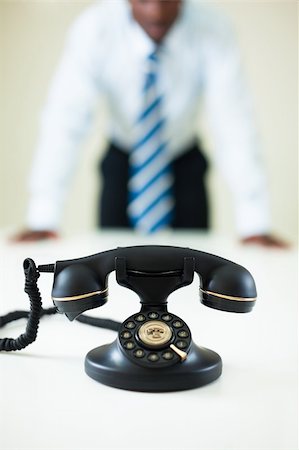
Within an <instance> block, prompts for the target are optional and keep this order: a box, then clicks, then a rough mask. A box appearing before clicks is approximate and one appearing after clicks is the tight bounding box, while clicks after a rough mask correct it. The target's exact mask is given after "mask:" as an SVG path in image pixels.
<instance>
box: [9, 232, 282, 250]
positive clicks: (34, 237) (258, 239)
mask: <svg viewBox="0 0 299 450" xmlns="http://www.w3.org/2000/svg"><path fill="white" fill-rule="evenodd" d="M58 238H59V234H58V233H57V232H56V231H51V230H41V231H33V230H24V231H21V232H20V233H18V234H16V235H15V236H12V237H11V238H10V242H15V243H18V242H38V241H42V240H48V239H58ZM241 242H242V244H245V245H257V246H260V247H268V248H281V249H287V248H289V247H290V245H289V244H288V243H287V242H285V241H283V240H282V239H280V238H277V237H275V236H272V235H270V234H265V235H256V236H249V237H247V238H245V239H241Z"/></svg>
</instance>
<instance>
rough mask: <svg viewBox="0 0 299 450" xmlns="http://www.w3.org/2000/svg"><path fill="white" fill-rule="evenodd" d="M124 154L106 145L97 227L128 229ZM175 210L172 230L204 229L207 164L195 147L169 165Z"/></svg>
mask: <svg viewBox="0 0 299 450" xmlns="http://www.w3.org/2000/svg"><path fill="white" fill-rule="evenodd" d="M128 159H129V158H128V154H127V153H126V152H124V151H122V150H121V149H120V148H118V147H117V146H115V145H114V144H110V146H109V147H108V150H107V153H106V155H105V157H104V159H103V160H102V162H101V164H100V171H101V174H102V180H103V182H102V190H101V193H100V207H99V214H98V225H99V226H100V227H101V228H108V227H109V228H130V223H129V220H128V216H127V212H126V209H127V197H128V190H127V185H128V173H129V161H128ZM172 164H173V173H174V197H175V210H174V220H173V223H172V227H173V228H187V229H188V228H193V229H194V228H195V229H196V228H197V229H207V228H208V226H209V211H208V210H209V208H208V199H207V192H206V187H205V183H204V178H205V173H206V170H207V161H206V159H205V157H204V155H203V154H202V153H201V151H200V150H199V147H198V145H194V146H192V147H191V148H190V149H189V150H188V151H187V152H185V153H183V154H182V156H180V157H178V158H177V159H175V160H174V161H173V163H172Z"/></svg>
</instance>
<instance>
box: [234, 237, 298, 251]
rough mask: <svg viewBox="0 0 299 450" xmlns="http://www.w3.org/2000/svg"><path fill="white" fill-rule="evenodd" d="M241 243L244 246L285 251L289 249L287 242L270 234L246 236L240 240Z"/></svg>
mask: <svg viewBox="0 0 299 450" xmlns="http://www.w3.org/2000/svg"><path fill="white" fill-rule="evenodd" d="M241 242H242V243H243V244H246V245H248V244H253V245H259V246H261V247H271V248H281V249H287V248H289V247H290V244H288V243H287V242H285V241H284V240H282V239H280V238H278V237H276V236H272V235H271V234H262V235H256V236H248V237H247V238H243V239H241Z"/></svg>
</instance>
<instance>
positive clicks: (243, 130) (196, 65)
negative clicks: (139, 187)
mask: <svg viewBox="0 0 299 450" xmlns="http://www.w3.org/2000/svg"><path fill="white" fill-rule="evenodd" d="M153 49H154V42H153V41H152V40H151V39H150V38H149V37H148V36H147V35H146V33H145V32H144V31H143V29H142V28H141V27H140V26H139V25H138V24H137V23H136V22H135V21H134V19H133V18H132V16H131V10H130V6H129V2H128V1H127V0H114V1H111V0H104V1H101V2H98V3H95V4H94V5H92V6H91V7H88V8H87V9H86V11H84V12H83V14H81V15H80V16H79V18H78V19H77V20H76V21H75V23H74V25H73V26H72V27H71V29H70V32H69V34H68V37H67V43H66V46H65V50H64V53H63V56H62V59H61V62H60V65H59V67H58V70H57V72H56V74H55V76H54V80H53V82H52V85H51V88H50V92H49V96H48V100H47V103H46V105H45V108H44V111H43V114H42V119H41V131H40V137H39V143H38V148H37V152H36V157H35V160H34V164H33V169H32V173H31V177H30V192H31V197H30V198H31V199H30V203H29V211H28V217H27V225H28V226H29V227H30V228H31V229H34V230H40V229H52V230H55V229H57V228H58V227H59V225H60V221H61V216H62V211H63V207H64V203H65V200H66V195H67V191H68V186H69V184H70V180H71V177H72V174H73V172H74V170H75V168H76V162H77V160H78V155H79V151H80V148H82V141H83V139H84V138H85V137H86V135H87V134H88V132H89V130H90V128H91V125H92V123H93V118H94V115H95V111H96V109H97V105H98V103H99V102H100V101H101V99H102V98H103V97H104V98H105V101H106V104H107V105H108V111H109V123H108V128H107V138H108V139H109V140H112V141H114V142H115V143H116V144H118V145H119V146H121V147H122V148H124V149H125V150H127V151H129V149H130V147H131V145H132V143H133V133H132V129H133V126H134V123H135V122H136V117H137V116H138V113H139V112H140V110H141V104H142V103H141V102H142V101H143V99H142V96H141V95H140V93H141V92H142V86H143V82H144V70H145V64H146V58H147V56H148V55H149V54H150V53H151V51H153ZM159 80H160V83H161V85H160V86H161V91H162V92H163V95H164V100H163V104H164V117H167V125H166V127H167V128H166V130H167V135H168V137H169V142H170V144H169V146H168V148H169V152H170V154H171V157H172V158H175V157H177V156H178V155H179V154H180V152H182V151H184V150H185V149H187V148H188V146H189V145H190V143H191V142H192V141H194V137H195V136H196V134H197V127H198V112H199V109H200V108H202V107H204V112H205V114H206V116H207V119H208V123H209V125H210V129H211V135H212V137H213V145H214V148H215V160H216V164H217V166H218V167H219V169H220V171H221V173H222V174H223V175H224V178H225V179H226V180H227V182H228V184H229V186H230V189H231V192H232V195H233V199H234V205H235V216H236V228H237V231H238V233H239V234H240V235H241V236H243V237H245V236H249V235H253V234H262V233H266V232H268V231H269V212H268V210H269V207H268V199H267V189H266V182H265V177H264V174H263V171H262V167H261V164H260V161H259V155H258V153H259V152H258V147H259V143H258V139H257V135H256V128H255V125H254V123H253V118H252V111H251V105H250V100H249V96H248V93H247V91H246V88H245V86H244V81H243V78H242V68H241V63H240V56H239V52H238V49H237V47H236V44H235V40H234V37H233V35H232V33H231V30H230V26H229V24H228V23H227V21H226V20H224V19H223V17H222V16H221V17H219V14H218V13H215V12H214V11H212V10H210V9H208V8H206V7H203V6H201V5H200V4H198V3H197V4H196V3H195V2H191V1H188V0H186V1H185V2H184V3H183V7H182V10H181V13H180V16H179V18H178V19H177V21H176V22H175V24H174V25H173V26H172V28H171V29H170V31H169V33H168V34H167V36H166V38H165V39H164V40H163V44H162V47H161V54H160V79H159ZM199 207H200V205H199Z"/></svg>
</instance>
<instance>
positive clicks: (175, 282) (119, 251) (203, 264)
mask: <svg viewBox="0 0 299 450" xmlns="http://www.w3.org/2000/svg"><path fill="white" fill-rule="evenodd" d="M114 270H115V272H116V280H117V282H118V283H119V284H120V285H121V286H124V287H126V288H129V289H131V290H133V291H134V292H136V294H138V296H139V297H140V303H141V309H140V311H137V312H136V313H135V314H133V315H131V316H130V317H128V318H127V319H126V320H125V321H124V322H123V323H122V324H118V323H116V322H113V321H105V320H104V321H103V319H102V322H101V324H100V323H99V322H98V323H95V322H96V321H97V320H98V321H99V320H100V319H96V318H91V317H89V318H88V317H86V316H84V315H82V316H80V315H81V314H82V313H83V312H84V311H87V310H89V309H92V308H97V307H98V306H102V305H104V304H105V303H106V302H107V299H108V275H109V274H110V273H111V272H113V271H114ZM24 271H25V277H26V283H25V292H26V293H27V294H28V295H29V298H30V302H31V310H30V313H27V316H28V315H29V319H28V323H27V328H26V332H25V333H24V334H23V335H21V336H20V337H19V338H17V339H8V338H5V339H0V350H6V351H11V350H20V349H21V348H24V347H25V346H27V345H28V344H29V343H31V342H33V341H34V340H35V338H36V334H37V327H38V322H39V318H40V317H41V315H43V314H44V313H50V314H51V313H53V312H56V311H58V312H60V313H64V314H65V315H66V316H67V317H68V319H69V320H74V319H75V318H81V321H82V322H84V321H85V322H87V323H88V321H91V322H92V320H93V321H94V323H92V324H93V325H97V324H98V325H99V324H100V326H104V327H106V328H111V329H118V336H117V338H116V340H115V341H114V342H112V343H111V344H106V345H102V346H100V347H97V348H95V349H93V350H91V351H90V352H89V353H88V354H87V356H86V358H85V371H86V373H87V374H88V375H89V376H90V377H91V378H93V379H95V380H97V381H100V382H101V383H103V384H106V385H109V386H113V387H117V388H121V389H129V390H136V391H152V392H158V391H174V390H182V389H190V388H195V387H199V386H202V385H204V384H207V383H210V382H211V381H213V380H215V379H216V378H218V377H219V376H220V375H221V371H222V362H221V358H220V356H219V355H218V354H217V353H215V352H213V351H212V350H208V349H206V348H203V347H198V346H197V345H196V344H195V343H194V342H193V341H192V337H191V332H190V329H189V327H188V326H187V324H186V323H185V322H184V321H183V320H182V319H181V318H180V317H178V316H176V315H175V314H173V313H172V312H169V311H168V310H167V298H168V296H169V295H170V294H171V293H172V292H173V291H175V290H177V289H179V288H181V287H183V286H187V285H189V284H191V283H192V281H193V277H194V272H196V273H197V274H198V275H199V278H200V294H201V302H202V303H203V304H204V305H206V306H209V307H211V308H215V309H220V310H222V311H229V312H239V313H242V312H249V311H251V309H252V308H253V306H254V304H255V300H256V296H257V293H256V287H255V283H254V280H253V278H252V276H251V274H250V273H249V272H248V271H247V270H246V269H245V268H244V267H242V266H240V265H238V264H235V263H233V262H231V261H228V260H226V259H223V258H220V257H218V256H215V255H211V254H209V253H204V252H201V251H197V250H192V249H189V248H181V247H168V246H138V247H123V248H116V249H114V250H109V251H105V252H102V253H98V254H96V255H92V256H87V257H85V258H78V259H72V260H65V261H57V262H56V264H49V265H42V266H38V268H36V267H35V264H34V262H33V261H32V260H31V259H29V258H28V259H26V260H25V261H24ZM41 272H53V273H54V284H53V290H52V299H53V303H54V305H55V308H50V309H49V310H43V309H42V306H41V298H40V294H39V291H38V287H37V278H38V277H39V274H40V273H41ZM12 314H15V315H14V316H13V317H12ZM8 316H10V317H8ZM78 316H80V317H78ZM19 317H23V316H22V315H21V314H20V313H19V316H18V314H17V312H16V313H10V314H8V315H7V316H4V317H2V318H1V319H2V325H3V324H5V323H8V322H9V321H11V320H13V319H16V318H19ZM84 317H85V320H84ZM0 326H1V322H0Z"/></svg>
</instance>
